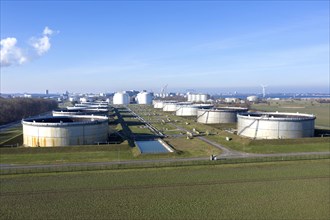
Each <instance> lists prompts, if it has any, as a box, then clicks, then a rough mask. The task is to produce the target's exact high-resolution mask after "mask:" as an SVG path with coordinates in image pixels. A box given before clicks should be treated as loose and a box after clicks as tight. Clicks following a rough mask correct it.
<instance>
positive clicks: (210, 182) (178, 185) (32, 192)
mask: <svg viewBox="0 0 330 220" xmlns="http://www.w3.org/2000/svg"><path fill="white" fill-rule="evenodd" d="M308 179H320V180H322V179H330V176H301V177H277V178H267V179H250V180H246V179H238V180H224V181H209V182H202V183H175V184H161V185H141V186H117V187H111V188H108V187H107V188H97V189H93V188H80V189H79V188H78V189H75V190H56V191H55V190H40V191H38V192H35V191H26V192H2V193H0V196H1V197H5V196H17V195H38V194H45V193H56V194H58V193H76V192H98V191H117V190H139V189H157V188H177V187H194V186H211V185H225V184H240V183H264V182H280V181H288V180H308Z"/></svg>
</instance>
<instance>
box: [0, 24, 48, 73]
mask: <svg viewBox="0 0 330 220" xmlns="http://www.w3.org/2000/svg"><path fill="white" fill-rule="evenodd" d="M52 34H54V31H53V30H51V29H50V28H49V27H45V28H44V30H43V32H42V36H41V37H40V38H31V41H30V46H32V50H30V48H29V47H28V46H27V47H24V49H22V48H20V47H17V46H16V44H17V39H16V38H15V37H8V38H5V39H1V50H0V55H1V56H0V58H1V67H8V66H12V65H20V64H23V63H25V62H27V61H29V60H33V58H36V57H40V56H41V55H43V54H44V53H46V52H47V51H48V50H49V49H50V47H51V43H50V36H51V35H52Z"/></svg>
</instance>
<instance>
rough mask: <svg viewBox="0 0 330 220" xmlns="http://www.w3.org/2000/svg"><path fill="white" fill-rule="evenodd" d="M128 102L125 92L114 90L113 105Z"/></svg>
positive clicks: (126, 103)
mask: <svg viewBox="0 0 330 220" xmlns="http://www.w3.org/2000/svg"><path fill="white" fill-rule="evenodd" d="M129 103H130V97H129V95H128V94H127V93H126V92H116V93H115V95H114V96H113V104H114V105H128V104H129Z"/></svg>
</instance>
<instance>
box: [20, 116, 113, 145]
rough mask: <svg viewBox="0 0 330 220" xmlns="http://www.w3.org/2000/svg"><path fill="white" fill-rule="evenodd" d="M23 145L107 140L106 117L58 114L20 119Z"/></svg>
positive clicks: (72, 143) (84, 143) (87, 142)
mask: <svg viewBox="0 0 330 220" xmlns="http://www.w3.org/2000/svg"><path fill="white" fill-rule="evenodd" d="M22 125H23V145H24V146H26V147H57V146H69V145H89V144H96V143H100V142H107V140H108V130H109V124H108V117H105V116H86V115H74V116H59V117H49V116H48V117H38V118H28V119H23V120H22Z"/></svg>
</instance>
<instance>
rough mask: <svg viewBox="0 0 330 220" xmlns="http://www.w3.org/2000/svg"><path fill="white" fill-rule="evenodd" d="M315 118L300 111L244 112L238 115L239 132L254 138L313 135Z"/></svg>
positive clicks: (285, 137)
mask: <svg viewBox="0 0 330 220" xmlns="http://www.w3.org/2000/svg"><path fill="white" fill-rule="evenodd" d="M315 118H316V117H315V116H314V115H310V114H300V113H283V112H282V113H279V112H255V113H252V112H248V113H242V114H239V115H238V122H237V134H238V135H241V136H245V137H249V138H254V139H287V138H303V137H313V136H314V123H315Z"/></svg>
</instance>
